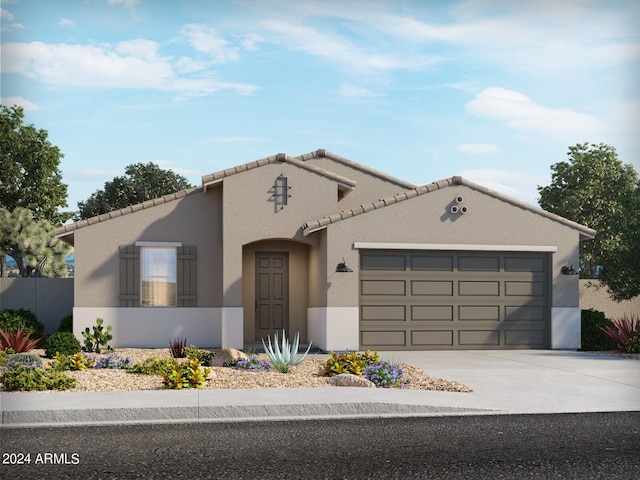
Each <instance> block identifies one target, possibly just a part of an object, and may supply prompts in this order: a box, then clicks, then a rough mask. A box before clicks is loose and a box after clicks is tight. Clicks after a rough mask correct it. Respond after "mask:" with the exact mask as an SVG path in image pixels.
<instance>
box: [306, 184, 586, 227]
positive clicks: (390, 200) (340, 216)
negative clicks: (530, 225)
mask: <svg viewBox="0 0 640 480" xmlns="http://www.w3.org/2000/svg"><path fill="white" fill-rule="evenodd" d="M452 185H464V186H467V187H469V188H471V189H473V190H477V191H479V192H482V193H485V194H487V195H490V196H492V197H495V198H498V199H500V200H502V201H504V202H507V203H510V204H512V205H515V206H517V207H520V208H522V209H524V210H528V211H531V212H533V213H536V214H538V215H542V216H544V217H547V218H549V219H551V220H554V221H556V222H559V223H562V224H564V225H566V226H568V227H571V228H573V229H575V230H578V231H579V232H580V234H581V236H582V238H583V239H589V238H593V237H595V235H596V231H595V230H593V229H592V228H589V227H586V226H584V225H581V224H579V223H576V222H573V221H571V220H568V219H566V218H564V217H561V216H559V215H556V214H554V213H549V212H547V211H546V210H542V209H541V208H537V207H534V206H533V205H530V204H528V203H526V202H523V201H520V200H517V199H515V198H512V197H509V196H507V195H504V194H502V193H499V192H496V191H493V190H490V189H488V188H486V187H483V186H482V185H478V184H476V183H474V182H470V181H468V180H465V179H463V178H462V177H460V176H455V177H451V178H448V179H444V180H439V181H437V182H433V183H430V184H427V185H423V186H419V187H415V188H412V189H409V190H406V191H404V192H401V193H397V194H395V195H393V196H389V197H385V198H382V199H380V200H377V201H375V202H371V203H365V204H363V205H360V206H359V207H357V208H352V209H349V210H343V211H341V212H338V213H334V214H331V215H326V216H324V217H322V218H319V219H316V220H312V221H309V222H307V223H305V224H303V225H302V231H303V235H305V236H307V235H309V234H310V233H313V232H315V231H318V230H322V229H323V228H326V227H327V226H328V225H330V224H332V223H337V222H340V221H342V220H345V219H347V218H350V217H354V216H356V215H361V214H363V213H367V212H370V211H372V210H378V209H380V208H384V207H386V206H388V205H393V204H394V203H399V202H402V201H405V200H409V199H410V198H414V197H418V196H420V195H425V194H427V193H430V192H433V191H434V190H440V189H442V188H446V187H449V186H452Z"/></svg>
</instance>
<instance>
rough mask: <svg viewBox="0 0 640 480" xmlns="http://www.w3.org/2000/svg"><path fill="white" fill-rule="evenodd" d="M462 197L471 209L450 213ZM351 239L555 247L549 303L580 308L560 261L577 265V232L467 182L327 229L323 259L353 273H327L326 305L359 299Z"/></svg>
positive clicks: (571, 280) (575, 287)
mask: <svg viewBox="0 0 640 480" xmlns="http://www.w3.org/2000/svg"><path fill="white" fill-rule="evenodd" d="M458 195H462V196H463V198H464V202H463V204H464V205H466V206H467V207H468V209H469V211H468V213H466V214H464V215H460V214H451V213H450V211H449V209H450V207H451V205H452V204H453V202H454V199H455V198H456V197H457V196H458ZM354 242H388V243H396V242H398V243H421V244H479V245H533V246H555V247H557V252H556V253H554V254H553V273H552V281H553V298H552V306H553V307H577V306H578V279H577V277H576V276H568V275H562V274H561V273H560V269H561V268H562V266H564V265H568V264H573V265H577V264H578V232H576V231H575V230H573V229H571V228H569V227H567V226H565V225H562V224H561V223H558V222H555V221H553V220H550V219H548V218H546V217H543V216H541V215H537V214H535V213H533V212H531V211H529V210H524V209H522V208H520V207H517V206H514V205H512V204H509V203H507V202H504V201H502V200H500V199H496V198H495V197H492V196H489V195H487V194H484V193H482V192H478V191H476V190H472V189H471V188H469V187H466V186H454V187H448V188H445V189H442V190H437V191H434V192H431V193H428V194H425V195H422V196H419V197H415V198H413V199H409V200H405V201H403V202H400V203H397V204H393V205H389V206H387V207H384V208H381V209H379V210H374V211H371V212H369V213H366V214H363V215H358V216H355V217H351V218H348V219H346V220H343V221H341V222H338V223H336V224H332V225H329V226H328V227H327V245H328V247H327V248H328V250H327V263H328V264H329V265H335V264H336V263H337V262H338V261H340V259H341V258H342V257H344V258H345V260H346V263H347V265H348V266H349V267H351V268H352V269H353V270H354V273H335V272H334V271H332V270H331V269H329V271H328V277H327V281H328V285H329V287H328V288H329V291H328V294H327V295H328V305H329V306H341V307H342V306H354V305H357V302H358V281H357V273H355V272H356V271H357V267H358V258H359V256H358V251H357V250H355V249H354V248H353V243H354Z"/></svg>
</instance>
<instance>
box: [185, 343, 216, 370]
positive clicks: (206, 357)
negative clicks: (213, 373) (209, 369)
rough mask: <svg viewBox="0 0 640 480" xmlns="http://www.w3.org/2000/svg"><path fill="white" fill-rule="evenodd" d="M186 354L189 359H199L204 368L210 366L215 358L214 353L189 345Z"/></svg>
mask: <svg viewBox="0 0 640 480" xmlns="http://www.w3.org/2000/svg"><path fill="white" fill-rule="evenodd" d="M184 354H185V356H186V357H187V358H189V359H193V358H197V359H198V361H199V362H200V365H204V366H208V365H210V364H211V358H212V357H213V352H210V351H209V350H204V349H202V348H198V347H196V346H195V345H189V346H188V347H185V349H184Z"/></svg>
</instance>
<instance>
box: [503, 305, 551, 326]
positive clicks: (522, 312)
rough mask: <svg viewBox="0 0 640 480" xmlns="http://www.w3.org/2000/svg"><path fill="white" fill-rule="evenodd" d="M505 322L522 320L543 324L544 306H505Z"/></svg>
mask: <svg viewBox="0 0 640 480" xmlns="http://www.w3.org/2000/svg"><path fill="white" fill-rule="evenodd" d="M504 310H505V320H507V321H508V322H517V321H522V320H527V321H531V320H533V321H540V322H544V319H545V315H544V313H545V308H544V305H507V306H506V307H505V309H504Z"/></svg>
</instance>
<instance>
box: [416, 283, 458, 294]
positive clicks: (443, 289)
mask: <svg viewBox="0 0 640 480" xmlns="http://www.w3.org/2000/svg"><path fill="white" fill-rule="evenodd" d="M411 295H429V296H436V295H438V296H448V297H450V296H452V295H453V280H446V281H435V280H428V281H425V280H413V281H412V282H411Z"/></svg>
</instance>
